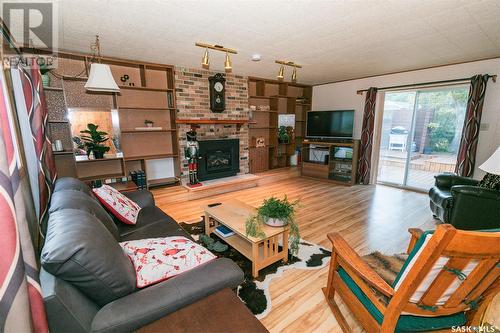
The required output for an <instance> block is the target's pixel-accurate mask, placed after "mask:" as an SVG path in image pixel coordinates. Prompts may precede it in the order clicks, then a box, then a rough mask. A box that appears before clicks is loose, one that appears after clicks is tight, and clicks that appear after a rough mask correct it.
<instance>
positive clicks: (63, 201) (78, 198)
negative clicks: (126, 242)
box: [49, 190, 119, 240]
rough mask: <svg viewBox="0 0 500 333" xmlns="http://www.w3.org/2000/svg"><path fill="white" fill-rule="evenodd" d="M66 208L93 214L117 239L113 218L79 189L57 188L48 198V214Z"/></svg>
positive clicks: (116, 229)
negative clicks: (50, 197)
mask: <svg viewBox="0 0 500 333" xmlns="http://www.w3.org/2000/svg"><path fill="white" fill-rule="evenodd" d="M67 208H71V209H78V210H83V211H86V212H88V213H90V214H92V215H94V216H95V217H96V218H97V219H98V220H99V221H101V222H102V224H104V226H105V227H106V229H108V231H109V232H110V233H111V234H112V235H113V237H114V238H115V239H116V240H118V239H119V234H118V228H117V227H116V225H115V223H114V222H113V219H112V218H111V216H109V214H108V213H107V212H106V210H105V209H104V208H103V207H102V206H101V204H100V203H99V202H97V201H96V200H95V199H94V198H92V197H90V196H88V195H87V194H85V193H83V192H81V191H73V190H59V191H57V192H55V193H54V194H53V195H52V199H51V200H50V208H49V214H52V213H54V212H57V211H59V210H62V209H67Z"/></svg>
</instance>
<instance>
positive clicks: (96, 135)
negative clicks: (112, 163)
mask: <svg viewBox="0 0 500 333" xmlns="http://www.w3.org/2000/svg"><path fill="white" fill-rule="evenodd" d="M98 127H99V126H98V125H95V124H87V129H86V130H83V131H80V133H83V134H88V135H82V136H81V139H82V141H83V142H84V145H85V148H86V149H87V156H90V153H91V152H94V157H95V158H96V159H100V158H104V154H105V153H107V152H108V151H109V149H110V148H109V147H108V146H105V145H103V143H104V142H106V141H108V140H109V138H108V137H107V135H108V133H106V132H104V131H98V130H97V128H98Z"/></svg>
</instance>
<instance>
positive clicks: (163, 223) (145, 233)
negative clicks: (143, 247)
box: [120, 215, 192, 242]
mask: <svg viewBox="0 0 500 333" xmlns="http://www.w3.org/2000/svg"><path fill="white" fill-rule="evenodd" d="M169 218H170V217H169V216H168V215H166V218H165V219H164V220H159V221H157V222H155V223H151V224H148V225H146V226H143V227H142V228H139V229H137V230H134V231H132V232H128V233H127V234H125V235H122V236H120V241H121V242H124V241H130V240H136V239H144V238H155V237H168V236H183V237H186V238H189V239H192V238H191V236H190V235H189V234H188V233H187V232H186V231H185V230H184V229H182V228H181V227H180V226H179V225H178V224H177V222H175V221H174V222H173V223H172V222H170V221H169V220H168V219H169Z"/></svg>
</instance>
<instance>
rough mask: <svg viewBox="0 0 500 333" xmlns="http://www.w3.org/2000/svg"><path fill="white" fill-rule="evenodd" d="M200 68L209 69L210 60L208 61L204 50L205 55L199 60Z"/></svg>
mask: <svg viewBox="0 0 500 333" xmlns="http://www.w3.org/2000/svg"><path fill="white" fill-rule="evenodd" d="M201 67H203V68H204V69H209V68H210V60H209V59H208V49H205V54H203V58H201Z"/></svg>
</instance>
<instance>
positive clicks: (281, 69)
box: [277, 65, 285, 80]
mask: <svg viewBox="0 0 500 333" xmlns="http://www.w3.org/2000/svg"><path fill="white" fill-rule="evenodd" d="M277 78H278V80H283V79H284V78H285V66H283V65H281V67H280V71H279V72H278V76H277Z"/></svg>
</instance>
